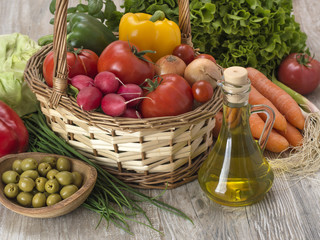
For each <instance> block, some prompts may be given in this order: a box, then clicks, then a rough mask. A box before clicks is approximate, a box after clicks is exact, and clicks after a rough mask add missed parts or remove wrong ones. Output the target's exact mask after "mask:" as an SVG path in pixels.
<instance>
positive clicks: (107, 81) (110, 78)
mask: <svg viewBox="0 0 320 240" xmlns="http://www.w3.org/2000/svg"><path fill="white" fill-rule="evenodd" d="M94 85H95V86H96V87H97V88H99V89H100V90H101V92H102V93H103V94H108V93H115V92H116V91H117V90H118V88H119V85H120V79H119V78H117V77H116V75H114V74H113V73H112V72H108V71H104V72H100V73H98V74H97V75H96V76H95V78H94Z"/></svg>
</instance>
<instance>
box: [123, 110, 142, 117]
mask: <svg viewBox="0 0 320 240" xmlns="http://www.w3.org/2000/svg"><path fill="white" fill-rule="evenodd" d="M121 117H126V118H141V114H140V113H139V112H138V110H136V109H134V108H127V109H126V110H125V111H124V113H123V114H122V115H121Z"/></svg>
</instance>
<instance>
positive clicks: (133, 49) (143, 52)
mask: <svg viewBox="0 0 320 240" xmlns="http://www.w3.org/2000/svg"><path fill="white" fill-rule="evenodd" d="M128 44H129V47H130V49H131V52H132V53H133V54H134V55H135V56H136V57H137V58H139V59H141V60H143V61H145V62H148V63H152V64H154V62H152V61H150V60H148V59H146V58H145V57H144V55H145V54H147V53H156V51H152V50H144V51H140V52H139V51H138V49H137V48H136V46H134V45H130V42H129V41H128Z"/></svg>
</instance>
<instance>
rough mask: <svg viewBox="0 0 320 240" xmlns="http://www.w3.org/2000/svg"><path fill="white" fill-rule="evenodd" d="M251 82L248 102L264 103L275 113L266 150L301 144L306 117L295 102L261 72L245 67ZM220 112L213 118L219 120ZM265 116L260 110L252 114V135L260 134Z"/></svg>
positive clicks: (273, 150)
mask: <svg viewBox="0 0 320 240" xmlns="http://www.w3.org/2000/svg"><path fill="white" fill-rule="evenodd" d="M247 70H248V77H249V79H250V81H251V91H250V94H249V103H250V104H251V105H257V104H264V105H268V106H269V107H271V108H272V109H273V111H274V113H275V122H274V125H273V129H272V131H271V133H270V136H269V139H268V142H267V145H266V149H268V150H269V151H272V152H281V151H283V150H286V149H287V148H288V147H290V146H293V147H296V146H299V145H301V144H302V140H303V136H302V134H301V132H300V130H303V128H304V123H305V118H304V116H303V114H302V112H301V109H300V107H299V105H298V104H297V103H296V101H295V100H294V99H293V98H292V97H291V96H290V95H289V94H288V93H286V92H285V91H284V90H283V89H281V88H280V87H278V86H277V85H276V84H274V83H273V82H272V81H270V80H269V79H268V78H267V77H266V76H265V75H264V74H263V73H261V72H260V71H258V70H257V69H254V68H250V67H249V68H247ZM221 118H222V116H221V114H217V115H216V121H219V122H221ZM265 120H266V115H265V114H263V113H259V114H251V115H250V118H249V124H250V129H251V132H252V135H253V137H254V138H256V139H258V138H259V137H260V136H261V133H262V130H263V127H264V124H265ZM220 128H221V124H217V125H216V126H215V128H214V130H213V133H214V136H215V137H216V136H217V133H218V132H219V131H220Z"/></svg>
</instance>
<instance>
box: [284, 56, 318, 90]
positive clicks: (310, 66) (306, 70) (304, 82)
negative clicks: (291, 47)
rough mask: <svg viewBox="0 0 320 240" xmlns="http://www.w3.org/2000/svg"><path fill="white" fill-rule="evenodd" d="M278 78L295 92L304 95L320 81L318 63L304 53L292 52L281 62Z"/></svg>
mask: <svg viewBox="0 0 320 240" xmlns="http://www.w3.org/2000/svg"><path fill="white" fill-rule="evenodd" d="M278 79H279V81H281V82H282V83H284V84H285V85H287V86H288V87H290V88H292V89H293V90H295V91H296V92H298V93H300V94H303V95H306V94H308V93H311V92H312V91H313V90H314V89H316V88H317V87H318V85H319V83H320V63H319V62H318V61H317V60H315V59H313V58H312V57H310V56H308V55H306V54H298V53H292V54H290V55H289V56H288V57H286V58H285V59H284V60H283V61H282V62H281V64H280V66H279V69H278Z"/></svg>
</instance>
